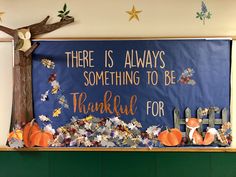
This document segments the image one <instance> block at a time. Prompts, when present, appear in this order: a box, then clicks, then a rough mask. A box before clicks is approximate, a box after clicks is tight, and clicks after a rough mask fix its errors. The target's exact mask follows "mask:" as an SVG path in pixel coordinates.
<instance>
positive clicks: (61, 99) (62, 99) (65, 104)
mask: <svg viewBox="0 0 236 177" xmlns="http://www.w3.org/2000/svg"><path fill="white" fill-rule="evenodd" d="M58 103H59V104H60V105H62V106H63V107H64V108H66V109H69V104H68V102H67V100H66V98H65V96H64V95H60V96H59V97H58Z"/></svg>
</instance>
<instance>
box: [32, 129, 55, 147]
mask: <svg viewBox="0 0 236 177" xmlns="http://www.w3.org/2000/svg"><path fill="white" fill-rule="evenodd" d="M52 140H53V135H52V134H51V133H49V132H46V131H44V130H39V131H36V132H35V133H34V134H32V135H31V136H30V142H31V146H40V147H48V146H49V141H52Z"/></svg>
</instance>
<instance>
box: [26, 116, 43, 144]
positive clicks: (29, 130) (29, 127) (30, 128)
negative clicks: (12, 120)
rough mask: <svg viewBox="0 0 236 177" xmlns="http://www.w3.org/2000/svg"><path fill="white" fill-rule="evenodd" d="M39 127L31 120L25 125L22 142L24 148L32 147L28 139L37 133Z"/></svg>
mask: <svg viewBox="0 0 236 177" xmlns="http://www.w3.org/2000/svg"><path fill="white" fill-rule="evenodd" d="M39 130H40V127H39V125H38V124H37V123H36V122H35V120H34V119H33V120H32V121H31V122H29V123H27V124H26V125H25V127H24V129H23V140H24V144H25V146H26V147H32V144H31V141H30V137H31V135H32V134H34V133H35V132H37V131H39Z"/></svg>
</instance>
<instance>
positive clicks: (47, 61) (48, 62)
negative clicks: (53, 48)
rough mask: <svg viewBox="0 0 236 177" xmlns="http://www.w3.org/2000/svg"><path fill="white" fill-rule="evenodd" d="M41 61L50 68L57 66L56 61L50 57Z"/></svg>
mask: <svg viewBox="0 0 236 177" xmlns="http://www.w3.org/2000/svg"><path fill="white" fill-rule="evenodd" d="M41 63H42V64H43V66H45V67H46V68H49V69H54V68H55V63H54V62H53V61H52V60H50V59H46V58H44V59H42V60H41Z"/></svg>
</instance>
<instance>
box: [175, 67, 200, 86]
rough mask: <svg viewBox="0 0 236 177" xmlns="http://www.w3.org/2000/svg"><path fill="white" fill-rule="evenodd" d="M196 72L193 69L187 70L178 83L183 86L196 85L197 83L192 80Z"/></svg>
mask: <svg viewBox="0 0 236 177" xmlns="http://www.w3.org/2000/svg"><path fill="white" fill-rule="evenodd" d="M194 73H195V71H194V70H193V69H192V68H187V69H185V70H184V71H183V73H182V74H181V75H180V77H179V79H178V82H179V83H181V84H188V85H195V84H196V81H195V80H193V79H192V77H193V74H194Z"/></svg>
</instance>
